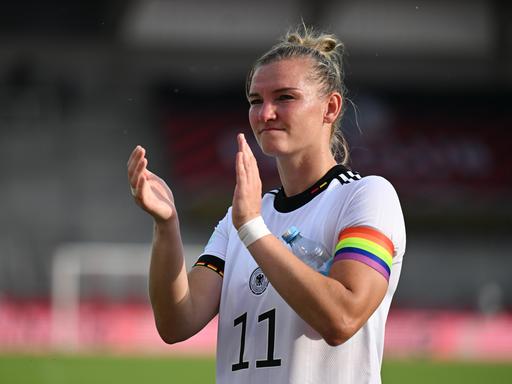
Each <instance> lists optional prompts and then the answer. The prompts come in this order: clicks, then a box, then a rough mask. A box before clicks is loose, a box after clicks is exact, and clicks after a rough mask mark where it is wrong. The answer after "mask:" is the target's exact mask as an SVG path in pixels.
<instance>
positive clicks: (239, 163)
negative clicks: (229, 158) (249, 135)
mask: <svg viewBox="0 0 512 384" xmlns="http://www.w3.org/2000/svg"><path fill="white" fill-rule="evenodd" d="M243 156H244V154H243V153H242V152H238V153H237V154H236V185H238V186H239V187H241V188H243V187H244V186H245V185H246V183H247V173H246V170H245V164H244V158H243Z"/></svg>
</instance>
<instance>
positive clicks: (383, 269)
mask: <svg viewBox="0 0 512 384" xmlns="http://www.w3.org/2000/svg"><path fill="white" fill-rule="evenodd" d="M393 250H394V246H393V243H392V242H391V240H389V239H388V238H387V237H386V236H385V235H383V234H382V233H381V232H379V231H378V230H376V229H373V228H370V227H351V228H346V229H344V230H343V231H341V232H340V235H339V237H338V244H337V245H336V250H335V254H334V260H333V262H336V261H338V260H357V261H360V262H362V263H364V264H366V265H368V266H370V267H371V268H373V269H375V270H376V271H377V272H379V273H380V274H381V275H382V276H384V277H385V278H386V280H388V281H389V275H390V274H391V263H392V262H393Z"/></svg>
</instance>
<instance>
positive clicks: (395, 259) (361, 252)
mask: <svg viewBox="0 0 512 384" xmlns="http://www.w3.org/2000/svg"><path fill="white" fill-rule="evenodd" d="M353 188H354V189H353V191H352V193H351V196H350V198H349V199H348V200H347V206H346V208H345V209H344V210H343V214H342V215H341V217H339V218H338V223H337V230H336V234H337V236H338V238H337V241H336V248H335V255H334V262H336V261H338V260H343V259H352V260H358V261H361V262H363V263H365V264H367V265H369V266H370V267H372V268H374V269H375V270H377V271H378V272H380V273H381V274H382V275H383V276H384V277H385V278H386V279H389V276H390V272H391V267H392V264H395V263H399V262H401V261H402V257H403V255H404V252H405V223H404V218H403V214H402V208H401V206H400V201H399V199H398V195H397V193H396V191H395V189H394V188H393V186H392V185H391V183H389V181H387V180H386V179H384V178H382V177H380V176H367V177H365V178H363V179H361V180H360V181H358V182H356V183H354V184H353Z"/></svg>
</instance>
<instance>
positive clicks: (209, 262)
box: [194, 255, 225, 277]
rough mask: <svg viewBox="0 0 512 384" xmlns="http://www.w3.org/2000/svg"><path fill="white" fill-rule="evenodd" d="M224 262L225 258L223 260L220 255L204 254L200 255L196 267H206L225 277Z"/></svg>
mask: <svg viewBox="0 0 512 384" xmlns="http://www.w3.org/2000/svg"><path fill="white" fill-rule="evenodd" d="M224 264H225V262H224V260H222V259H221V258H220V257H217V256H213V255H202V256H201V257H199V259H197V261H196V263H195V264H194V267H206V268H208V269H211V270H212V271H214V272H217V273H218V274H219V275H220V276H222V277H224Z"/></svg>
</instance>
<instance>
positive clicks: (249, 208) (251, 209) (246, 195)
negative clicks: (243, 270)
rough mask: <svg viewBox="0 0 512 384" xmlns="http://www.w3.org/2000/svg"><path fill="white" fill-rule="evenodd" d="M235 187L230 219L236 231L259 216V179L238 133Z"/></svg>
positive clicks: (249, 154)
mask: <svg viewBox="0 0 512 384" xmlns="http://www.w3.org/2000/svg"><path fill="white" fill-rule="evenodd" d="M237 140H238V153H237V154H236V186H235V192H234V193H233V208H232V218H233V225H234V226H235V228H236V229H238V228H240V227H241V226H242V225H243V224H245V223H246V222H248V221H249V220H251V219H253V218H255V217H257V216H259V215H260V210H261V179H260V173H259V170H258V164H256V158H255V157H254V155H253V153H252V151H251V148H250V147H249V145H248V144H247V141H246V140H245V136H244V135H243V134H242V133H240V134H238V136H237Z"/></svg>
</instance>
